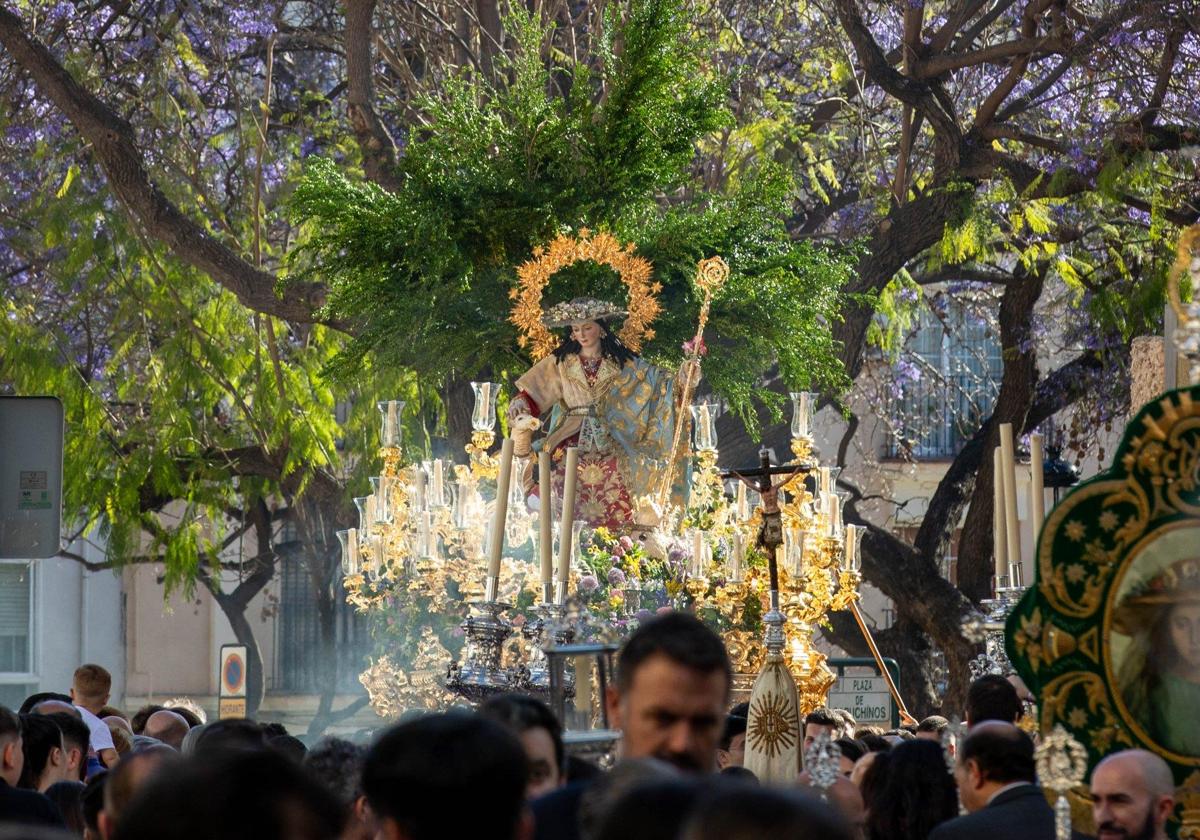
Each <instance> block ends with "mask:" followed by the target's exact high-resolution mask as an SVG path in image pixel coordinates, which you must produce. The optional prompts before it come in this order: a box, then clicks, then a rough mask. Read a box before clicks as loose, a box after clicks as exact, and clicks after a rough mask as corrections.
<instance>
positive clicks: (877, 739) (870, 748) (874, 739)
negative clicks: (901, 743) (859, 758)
mask: <svg viewBox="0 0 1200 840" xmlns="http://www.w3.org/2000/svg"><path fill="white" fill-rule="evenodd" d="M854 740H855V741H858V742H859V743H860V744H862V745H863V746H864V747H866V748H867V752H877V753H884V752H887V751H888V750H890V749H891V748H892V742H891V741H889V740H888V739H887V738H885V737H883V736H882V735H878V734H876V733H874V732H867V733H864V734H862V735H858V736H856V737H855V738H854Z"/></svg>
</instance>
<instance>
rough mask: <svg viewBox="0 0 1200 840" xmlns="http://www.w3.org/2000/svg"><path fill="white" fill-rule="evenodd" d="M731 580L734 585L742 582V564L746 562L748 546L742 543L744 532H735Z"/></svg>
mask: <svg viewBox="0 0 1200 840" xmlns="http://www.w3.org/2000/svg"><path fill="white" fill-rule="evenodd" d="M729 559H730V563H729V579H730V580H731V581H733V582H734V583H740V582H741V580H742V564H743V563H745V561H746V546H745V543H743V542H742V532H741V531H738V530H735V531H734V532H733V551H732V552H730V555H729Z"/></svg>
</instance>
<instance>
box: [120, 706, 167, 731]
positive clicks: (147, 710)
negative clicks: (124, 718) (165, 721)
mask: <svg viewBox="0 0 1200 840" xmlns="http://www.w3.org/2000/svg"><path fill="white" fill-rule="evenodd" d="M165 708H166V706H159V705H157V704H155V703H147V704H146V705H145V706H142V708H140V709H138V710H137V711H136V712H134V713H133V717H131V718H130V719H129V725H130V726H132V727H133V734H134V735H141V734H142V732H143V731H144V730H145V729H146V721H147V720H149V719H150V715H152V714H154V713H155V712H160V711H162V710H163V709H165Z"/></svg>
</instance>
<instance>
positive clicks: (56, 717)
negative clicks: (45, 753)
mask: <svg viewBox="0 0 1200 840" xmlns="http://www.w3.org/2000/svg"><path fill="white" fill-rule="evenodd" d="M37 708H38V709H41V708H42V707H41V706H38V707H37ZM35 714H39V715H41V714H43V713H42V712H40V711H39V712H36V713H35ZM45 717H46V718H47V719H49V720H52V721H54V724H55V725H56V726H57V727H58V728H59V730H61V731H62V742H63V753H64V754H65V755H66V759H67V771H66V772H67V779H69V780H70V781H73V782H82V781H83V780H84V776H85V775H86V773H87V754H88V742H89V740H90V738H91V733H90V732H88V728H87V724H86V723H84V722H83V721H82V720H81V719H80V718H79V717H78V716H72V715H69V714H67V713H66V712H54V713H53V714H46V715H45Z"/></svg>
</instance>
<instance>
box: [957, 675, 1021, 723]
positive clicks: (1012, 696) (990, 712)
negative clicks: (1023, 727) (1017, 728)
mask: <svg viewBox="0 0 1200 840" xmlns="http://www.w3.org/2000/svg"><path fill="white" fill-rule="evenodd" d="M1019 717H1021V698H1020V697H1018V696H1017V690H1016V689H1015V688H1013V684H1012V683H1010V682H1009V681H1008V680H1006V679H1005V678H1004V677H1002V676H1000V675H999V674H984V675H983V676H982V677H979V678H978V679H976V680H973V681H972V682H971V684H970V686H968V687H967V725H968V726H974V725H975V724H977V723H981V722H982V721H985V720H999V721H1003V722H1004V723H1016V722H1017V718H1019Z"/></svg>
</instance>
